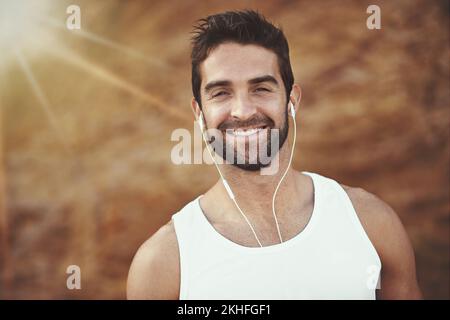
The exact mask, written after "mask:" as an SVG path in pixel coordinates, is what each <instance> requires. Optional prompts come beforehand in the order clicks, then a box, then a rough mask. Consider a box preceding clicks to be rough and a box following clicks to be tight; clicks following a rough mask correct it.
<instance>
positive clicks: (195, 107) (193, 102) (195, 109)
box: [191, 97, 202, 121]
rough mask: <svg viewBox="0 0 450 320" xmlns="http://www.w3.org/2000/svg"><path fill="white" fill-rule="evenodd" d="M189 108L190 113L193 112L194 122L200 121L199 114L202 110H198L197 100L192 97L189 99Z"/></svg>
mask: <svg viewBox="0 0 450 320" xmlns="http://www.w3.org/2000/svg"><path fill="white" fill-rule="evenodd" d="M191 108H192V111H193V112H194V116H195V120H197V121H198V120H199V119H200V114H201V113H202V110H201V109H200V106H199V105H198V102H197V100H195V98H194V97H192V99H191Z"/></svg>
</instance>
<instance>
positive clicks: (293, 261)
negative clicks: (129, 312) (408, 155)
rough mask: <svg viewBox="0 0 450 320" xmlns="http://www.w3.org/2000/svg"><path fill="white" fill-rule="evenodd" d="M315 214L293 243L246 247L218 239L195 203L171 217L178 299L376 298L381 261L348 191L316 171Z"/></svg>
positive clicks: (312, 176) (313, 175)
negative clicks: (176, 249)
mask: <svg viewBox="0 0 450 320" xmlns="http://www.w3.org/2000/svg"><path fill="white" fill-rule="evenodd" d="M303 173H304V174H306V175H308V176H310V177H311V178H312V180H313V185H314V209H313V213H312V215H311V218H310V220H309V222H308V224H307V225H306V227H305V228H304V229H303V230H302V231H301V232H300V233H298V234H297V235H296V236H294V237H293V238H291V239H289V240H287V241H285V242H283V243H280V244H274V245H270V246H266V247H262V248H261V247H246V246H242V245H239V244H237V243H235V242H233V241H231V240H229V239H227V238H226V237H224V236H223V235H222V234H220V233H219V232H218V231H217V230H216V229H215V228H214V227H213V226H212V225H211V223H210V222H209V220H208V219H207V218H206V216H205V215H204V213H203V212H202V210H201V208H200V203H199V199H200V197H198V198H197V199H195V200H194V201H192V202H190V203H188V204H187V205H186V206H185V207H184V208H183V209H181V210H180V211H179V212H177V213H175V214H174V215H173V216H172V220H173V223H174V227H175V232H176V236H177V240H178V247H179V255H180V279H181V280H180V295H179V298H180V300H183V299H222V300H229V299H249V300H250V299H257V300H259V299H261V300H262V299H375V297H376V296H375V289H376V287H377V284H378V283H379V282H378V281H379V273H380V270H381V261H380V258H379V256H378V254H377V252H376V250H375V248H374V246H373V245H372V243H371V242H370V240H369V238H368V236H367V234H366V233H365V231H364V228H363V227H362V225H361V223H360V221H359V218H358V216H357V215H356V212H355V210H354V208H353V205H352V203H351V201H350V198H349V197H348V195H347V193H346V191H345V190H344V189H343V188H342V187H341V186H340V185H339V184H338V183H337V182H336V181H334V180H332V179H329V178H326V177H323V176H321V175H319V174H316V173H310V172H303Z"/></svg>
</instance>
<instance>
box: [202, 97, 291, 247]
mask: <svg viewBox="0 0 450 320" xmlns="http://www.w3.org/2000/svg"><path fill="white" fill-rule="evenodd" d="M290 110H291V114H292V120H293V121H294V142H293V144H292V149H291V155H290V158H289V163H288V166H287V168H286V171H285V172H284V174H283V176H282V177H281V179H280V181H279V182H278V185H277V187H276V189H275V192H274V194H273V197H272V214H273V217H274V218H275V224H276V226H277V231H278V237H279V238H280V243H282V242H283V239H282V237H281V232H280V226H279V225H278V219H277V215H276V213H275V197H276V195H277V192H278V189H279V187H280V185H281V183H282V182H283V180H284V178H285V176H286V174H287V172H288V170H289V168H290V166H291V163H292V158H293V156H294V148H295V142H296V139H297V124H296V121H295V109H294V107H293V105H292V103H291V108H290ZM200 117H201V119H200V120H199V125H200V131H201V133H202V137H203V141H205V145H206V149H208V153H209V155H210V156H211V159H212V160H213V162H214V165H215V166H216V169H217V171H218V172H219V175H220V178H221V180H222V183H223V185H224V187H225V189H226V191H227V193H228V195H229V197H230V198H231V200H233V202H234V204H235V205H236V208H237V209H238V211H239V212H240V213H241V215H242V217H243V218H244V220H245V221H246V222H247V224H248V226H249V227H250V229H251V230H252V232H253V235H254V236H255V238H256V241H257V242H258V244H259V246H260V247H261V248H262V244H261V241H259V238H258V236H257V235H256V232H255V229H254V228H253V226H252V224H251V223H250V221H249V220H248V219H247V216H246V215H245V214H244V212H243V211H242V209H241V207H240V206H239V204H238V203H237V201H236V199H235V196H234V193H233V191H232V190H231V187H230V185H229V184H228V182H227V180H225V178H224V176H223V174H222V172H221V171H220V169H219V165H218V164H217V162H216V160H215V158H214V156H213V155H212V152H211V150H210V148H209V144H208V142H207V141H206V138H205V135H204V127H203V126H204V123H203V121H204V120H203V113H201V114H200Z"/></svg>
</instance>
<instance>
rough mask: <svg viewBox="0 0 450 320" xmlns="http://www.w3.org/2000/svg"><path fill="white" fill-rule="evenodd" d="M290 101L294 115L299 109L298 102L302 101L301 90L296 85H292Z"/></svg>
mask: <svg viewBox="0 0 450 320" xmlns="http://www.w3.org/2000/svg"><path fill="white" fill-rule="evenodd" d="M290 100H291V102H292V104H293V105H294V109H295V114H297V113H298V109H299V107H300V101H301V100H302V88H300V86H299V85H298V84H297V83H294V84H293V85H292V90H291V94H290Z"/></svg>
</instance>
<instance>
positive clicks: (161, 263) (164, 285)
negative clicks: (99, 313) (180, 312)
mask: <svg viewBox="0 0 450 320" xmlns="http://www.w3.org/2000/svg"><path fill="white" fill-rule="evenodd" d="M179 275H180V272H179V254H178V242H177V239H176V235H175V229H174V227H173V225H172V221H170V222H169V223H167V224H166V225H164V226H162V227H161V228H160V229H159V230H158V231H157V232H156V233H155V234H154V235H153V236H152V237H151V238H150V239H148V240H147V241H146V242H144V244H142V246H141V247H140V248H139V250H138V251H137V253H136V255H135V256H134V259H133V262H132V264H131V267H130V271H129V273H128V281H127V299H129V300H134V299H139V300H144V299H157V300H176V299H178V298H179V282H180V281H179V280H180V276H179Z"/></svg>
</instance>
